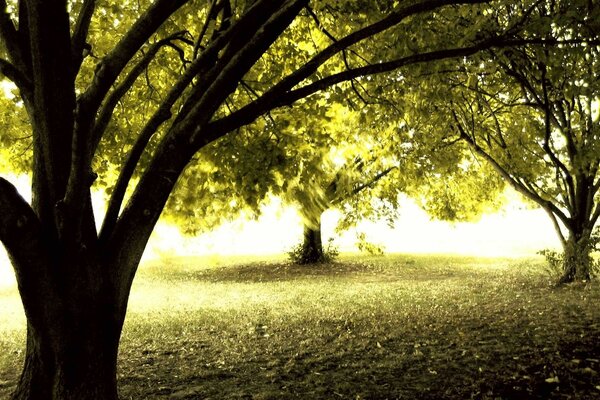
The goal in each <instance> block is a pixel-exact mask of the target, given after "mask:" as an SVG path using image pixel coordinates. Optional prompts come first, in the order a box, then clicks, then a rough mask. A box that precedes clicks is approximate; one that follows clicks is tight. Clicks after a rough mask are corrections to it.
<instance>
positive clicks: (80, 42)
mask: <svg viewBox="0 0 600 400" xmlns="http://www.w3.org/2000/svg"><path fill="white" fill-rule="evenodd" d="M95 9H96V0H84V2H83V5H82V6H81V10H80V11H79V15H78V16H77V22H76V23H75V29H74V30H73V36H72V38H71V43H72V45H71V47H72V53H73V55H72V59H73V70H74V71H75V72H74V73H75V74H77V72H78V71H79V68H80V67H81V63H82V62H83V59H84V58H85V55H86V51H89V45H88V44H87V43H86V39H87V35H88V31H89V28H90V22H91V21H92V16H93V15H94V10H95ZM86 48H87V50H86Z"/></svg>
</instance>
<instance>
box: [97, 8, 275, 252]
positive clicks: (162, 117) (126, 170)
mask: <svg viewBox="0 0 600 400" xmlns="http://www.w3.org/2000/svg"><path fill="white" fill-rule="evenodd" d="M260 4H261V3H260V2H259V3H258V4H255V5H254V7H253V8H251V9H250V10H249V11H247V12H246V14H244V16H243V17H242V18H241V19H240V20H239V21H238V22H237V23H236V24H235V25H233V26H231V27H230V28H229V29H227V30H226V31H225V32H223V34H221V35H219V36H218V37H216V38H215V39H214V40H213V41H212V42H211V44H210V45H209V46H208V48H207V49H206V50H205V51H203V52H202V54H201V55H200V56H199V57H198V58H196V59H195V60H194V61H193V62H192V63H191V65H190V66H189V67H188V69H187V70H186V71H185V72H184V74H183V76H182V77H181V78H180V79H179V80H178V81H177V82H176V83H175V85H174V86H173V87H172V89H171V90H170V91H169V93H168V95H167V97H166V99H165V100H164V101H163V103H162V104H161V105H160V106H159V108H158V109H157V110H156V112H155V113H154V114H153V116H152V117H151V118H150V120H148V122H147V123H146V125H145V126H144V128H143V129H142V131H141V132H140V135H139V136H138V139H137V140H136V142H135V144H134V146H133V147H132V149H131V150H130V152H129V155H128V157H127V160H126V162H125V164H124V165H123V167H122V168H121V171H120V173H119V178H118V179H117V183H116V184H115V187H114V188H113V193H112V195H111V198H110V201H109V203H108V209H107V212H106V215H105V218H104V222H103V224H102V229H101V232H100V239H101V240H102V241H105V240H108V238H109V237H110V235H111V234H112V231H113V229H114V228H115V226H116V223H117V219H118V216H119V212H120V210H121V206H122V204H123V199H124V197H125V192H126V190H127V187H128V185H129V181H130V180H131V178H132V176H133V173H134V172H135V169H136V167H137V164H138V162H139V160H140V158H141V156H142V154H143V153H144V150H145V149H146V146H147V145H148V143H149V142H150V139H151V138H152V136H153V135H154V133H155V132H156V131H157V130H158V128H159V127H160V126H161V125H162V123H163V122H165V121H167V120H168V119H169V118H171V108H172V107H173V105H174V104H175V102H176V101H177V100H178V99H179V98H180V96H181V95H182V93H183V92H184V90H185V89H186V88H187V87H188V85H189V84H190V83H191V82H192V80H193V79H194V77H196V76H197V75H198V74H199V73H200V72H201V71H209V70H216V71H217V72H218V71H219V69H218V68H216V67H215V63H216V60H217V55H218V53H219V52H220V51H221V50H222V49H224V48H225V47H226V46H227V45H228V44H229V43H230V40H232V39H233V38H235V37H236V36H237V34H238V33H239V32H242V31H244V30H245V29H246V28H249V27H251V26H252V24H257V23H259V21H260V20H261V16H263V19H264V17H265V16H268V15H269V13H263V12H261V9H260V7H259V6H260ZM257 28H258V27H255V28H253V29H254V30H255V29H257ZM213 74H214V71H213ZM206 75H207V76H205V77H204V78H205V79H204V82H205V83H204V84H199V85H197V86H196V87H195V89H194V91H193V92H192V93H191V94H190V97H189V98H188V100H187V101H186V103H185V104H184V105H183V107H182V109H181V110H180V111H179V112H178V116H177V119H176V120H175V121H174V122H173V125H176V124H177V123H178V122H179V121H180V120H182V119H184V118H185V117H186V116H187V114H188V112H189V111H190V109H191V108H192V107H193V104H194V103H195V102H196V101H198V100H199V99H198V97H200V96H201V95H202V93H203V91H204V87H205V86H206V85H208V84H210V82H211V81H212V79H210V78H211V77H212V74H206Z"/></svg>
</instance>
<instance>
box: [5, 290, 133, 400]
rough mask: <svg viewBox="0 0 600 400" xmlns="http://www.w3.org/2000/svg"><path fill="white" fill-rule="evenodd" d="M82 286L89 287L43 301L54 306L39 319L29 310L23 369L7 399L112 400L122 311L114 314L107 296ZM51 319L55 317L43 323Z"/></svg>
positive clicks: (114, 301)
mask: <svg viewBox="0 0 600 400" xmlns="http://www.w3.org/2000/svg"><path fill="white" fill-rule="evenodd" d="M88 282H94V284H92V285H91V286H90V285H87V283H86V282H84V281H80V282H79V284H81V286H77V291H76V292H75V291H71V290H67V291H66V293H65V294H64V295H63V296H60V297H59V298H56V299H47V300H48V301H49V302H50V303H53V304H54V306H48V310H45V311H47V312H45V313H44V314H45V315H36V314H35V311H31V310H29V314H28V325H27V349H26V356H25V365H24V368H23V372H22V374H21V378H20V380H19V383H18V385H17V388H16V390H15V392H14V393H13V396H12V399H13V400H81V399H86V400H87V399H89V400H96V399H97V400H117V399H118V395H117V382H116V369H117V354H118V346H119V338H120V335H121V329H122V326H123V320H124V316H125V312H124V310H121V311H120V312H118V311H116V310H115V306H114V304H115V303H116V300H115V299H112V297H114V296H113V295H111V294H109V292H104V291H102V290H101V291H97V290H95V289H97V287H98V286H97V285H96V283H97V281H93V280H90V281H88ZM94 286H95V287H94ZM80 291H81V292H80ZM85 292H87V293H88V294H89V293H91V295H90V296H89V297H88V296H86V295H82V293H85ZM68 293H73V295H69V294H68ZM51 315H57V318H56V319H55V320H54V321H52V320H50V319H48V316H51Z"/></svg>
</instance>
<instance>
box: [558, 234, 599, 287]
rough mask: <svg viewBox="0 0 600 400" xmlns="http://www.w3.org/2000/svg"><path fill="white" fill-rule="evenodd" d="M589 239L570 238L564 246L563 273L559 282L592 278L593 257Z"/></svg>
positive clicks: (561, 283) (562, 283) (559, 283)
mask: <svg viewBox="0 0 600 400" xmlns="http://www.w3.org/2000/svg"><path fill="white" fill-rule="evenodd" d="M590 250H591V249H590V248H589V239H587V238H586V239H580V240H574V239H569V241H568V242H567V244H566V246H565V247H564V253H563V274H562V276H561V277H560V278H559V280H558V282H557V284H558V285H564V284H566V283H572V282H582V281H589V280H590V278H591V266H592V258H591V256H590Z"/></svg>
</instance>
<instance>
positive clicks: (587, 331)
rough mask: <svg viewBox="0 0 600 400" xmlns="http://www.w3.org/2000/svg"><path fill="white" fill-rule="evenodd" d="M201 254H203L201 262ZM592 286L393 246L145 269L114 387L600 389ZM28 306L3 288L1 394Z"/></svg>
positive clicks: (366, 394)
mask: <svg viewBox="0 0 600 400" xmlns="http://www.w3.org/2000/svg"><path fill="white" fill-rule="evenodd" d="M209 264H212V265H209ZM599 300H600V284H598V283H595V282H594V283H591V284H587V285H583V286H582V285H574V286H567V287H563V288H553V287H551V285H550V284H549V278H548V275H546V273H545V272H544V266H543V262H542V261H541V260H540V259H527V260H525V259H517V260H514V259H513V260H511V259H481V258H467V257H447V256H406V255H394V256H387V257H380V258H367V257H363V258H360V257H352V258H348V257H345V258H342V259H341V260H340V262H339V263H335V264H331V265H321V266H314V267H308V268H304V267H298V266H292V265H288V264H285V263H282V262H276V261H273V262H269V263H265V262H262V263H261V262H253V263H249V264H245V265H244V264H238V265H233V264H228V263H224V264H222V265H214V263H209V262H206V260H202V259H173V260H170V261H165V262H164V263H162V264H158V263H154V264H152V265H146V266H144V267H142V268H141V270H140V272H139V274H138V277H137V279H136V282H135V285H134V290H133V293H132V297H131V302H130V311H129V314H128V317H127V321H126V327H125V331H124V334H123V340H122V344H121V353H120V354H121V355H120V357H121V358H120V369H119V382H120V393H121V397H122V399H136V400H137V399H355V400H357V399H548V398H553V399H569V398H572V399H593V398H599V399H600V376H599V373H600V341H599V339H600V310H599V308H598V305H599ZM23 340H24V317H23V315H22V313H21V312H20V310H19V301H18V298H17V297H16V292H15V290H14V289H4V290H0V398H2V399H3V398H6V397H7V396H8V393H10V390H11V388H12V387H13V385H14V384H15V382H16V379H17V378H18V372H19V370H20V366H21V363H22V346H23V344H22V343H23Z"/></svg>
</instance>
